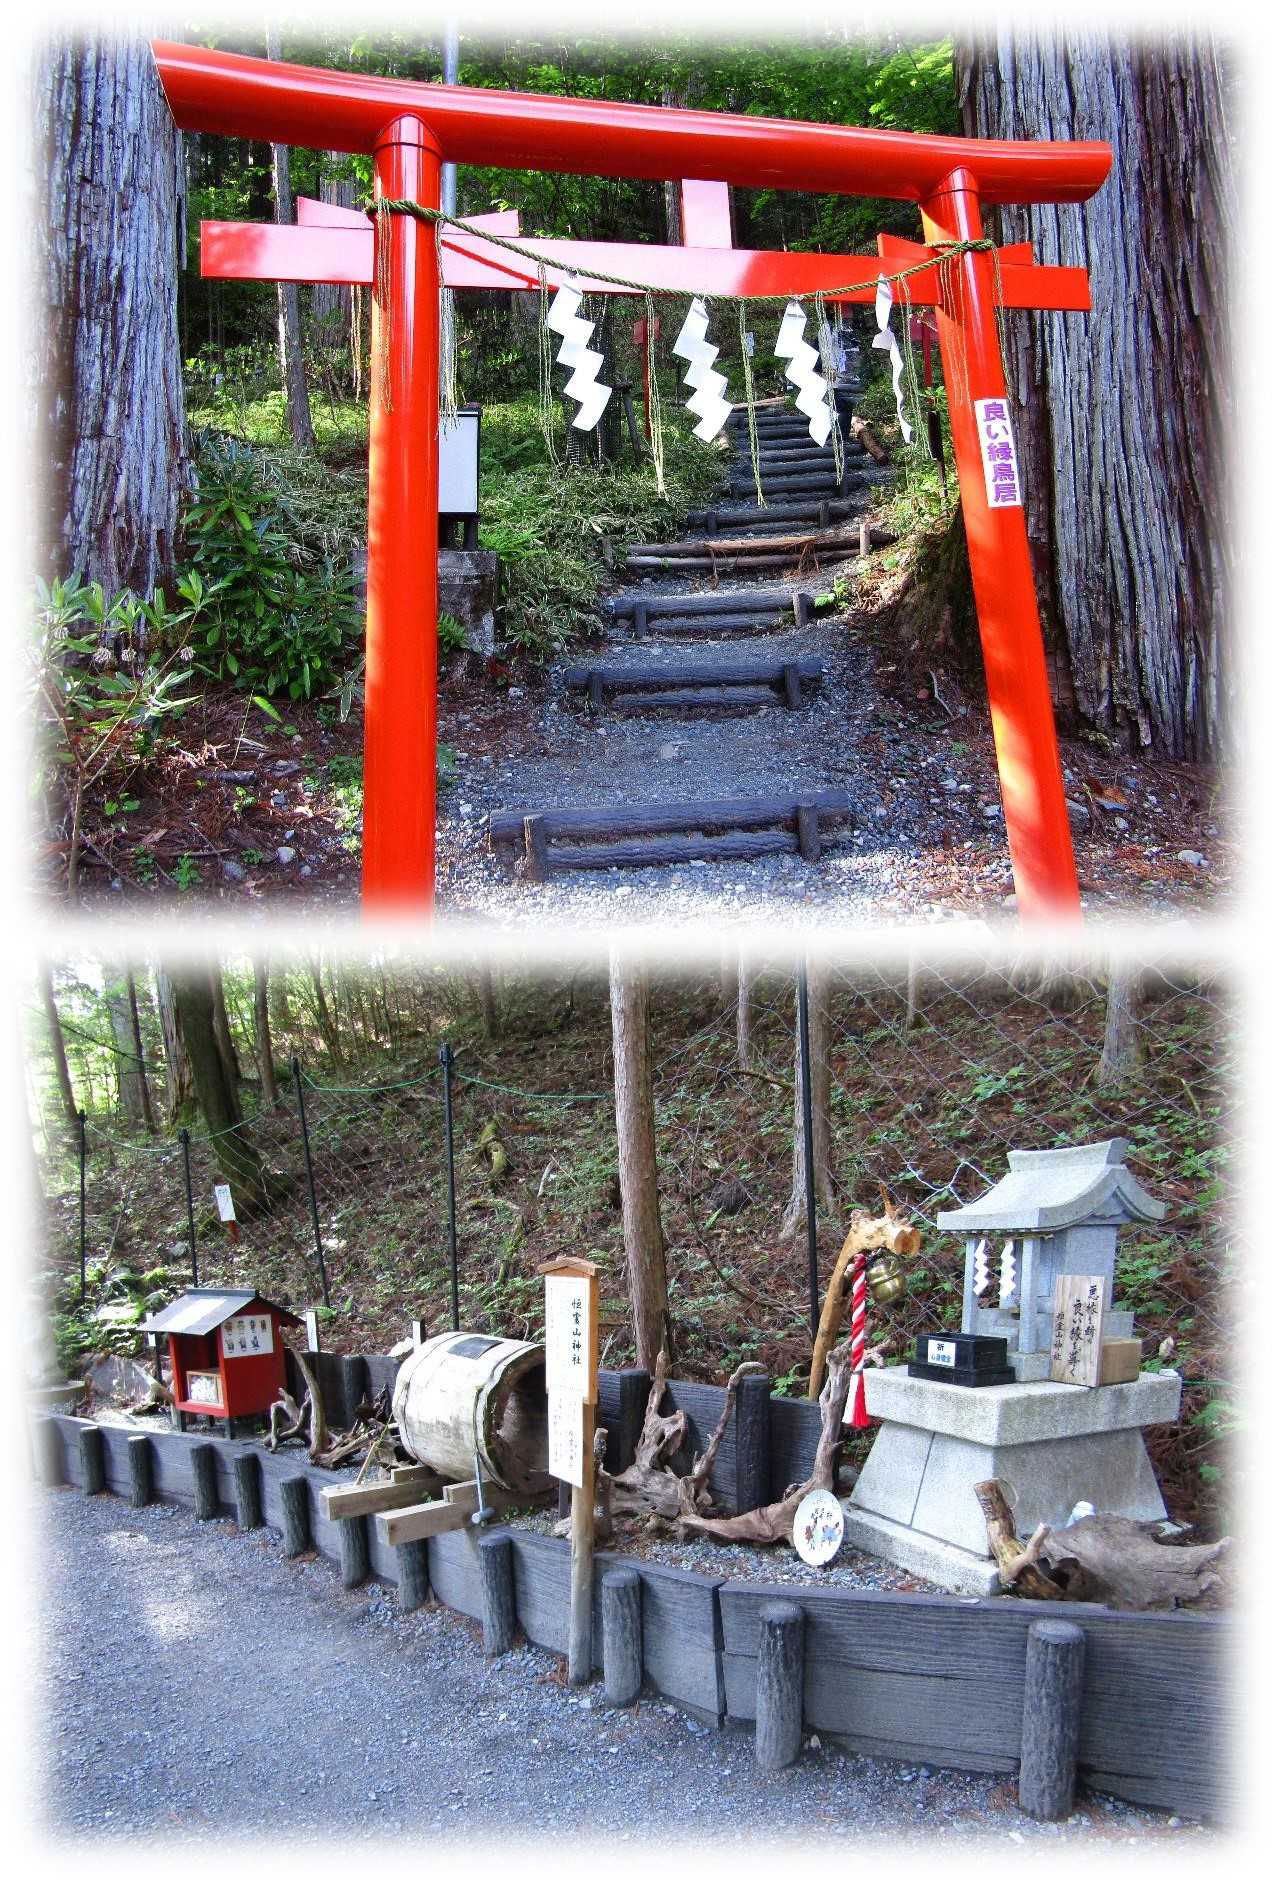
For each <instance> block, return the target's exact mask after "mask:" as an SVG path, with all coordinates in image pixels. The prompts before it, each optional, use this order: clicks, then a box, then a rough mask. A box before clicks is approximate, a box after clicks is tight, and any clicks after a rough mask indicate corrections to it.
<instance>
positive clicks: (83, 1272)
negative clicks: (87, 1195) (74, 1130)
mask: <svg viewBox="0 0 1275 1883" xmlns="http://www.w3.org/2000/svg"><path fill="white" fill-rule="evenodd" d="M75 1115H76V1117H77V1118H78V1119H79V1121H80V1300H81V1301H83V1300H84V1297H85V1295H86V1294H87V1293H88V1285H89V1284H88V1269H87V1257H86V1250H87V1246H88V1245H87V1233H88V1232H87V1225H86V1220H85V1203H84V1165H85V1161H86V1158H87V1147H86V1144H85V1140H84V1126H85V1113H84V1108H83V1106H81V1108H80V1110H79V1111H78V1112H77V1113H76V1114H75Z"/></svg>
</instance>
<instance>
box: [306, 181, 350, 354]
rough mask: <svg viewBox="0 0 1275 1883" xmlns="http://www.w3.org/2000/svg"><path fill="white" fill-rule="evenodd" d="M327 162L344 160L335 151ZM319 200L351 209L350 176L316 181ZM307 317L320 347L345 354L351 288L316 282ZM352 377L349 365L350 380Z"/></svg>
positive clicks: (348, 336) (337, 284)
mask: <svg viewBox="0 0 1275 1883" xmlns="http://www.w3.org/2000/svg"><path fill="white" fill-rule="evenodd" d="M326 155H327V158H328V161H329V163H331V164H333V165H334V166H335V165H338V164H343V163H344V162H345V158H344V156H343V155H342V153H341V152H340V151H339V150H330V151H328V152H327V153H326ZM319 200H320V201H321V202H324V203H331V204H333V205H334V207H336V208H338V209H353V208H354V206H355V203H354V179H353V177H338V176H324V177H321V178H320V180H319ZM310 315H311V319H312V322H313V326H314V337H315V340H316V341H317V342H318V344H319V345H320V346H323V347H330V348H331V349H332V350H333V351H342V352H348V351H349V350H350V348H351V346H352V344H353V326H354V289H353V288H347V287H342V286H341V285H340V284H339V283H337V282H334V281H317V282H316V283H315V285H314V287H313V288H312V289H311V290H310ZM354 377H355V372H354V366H353V362H351V368H350V378H351V380H353V379H354Z"/></svg>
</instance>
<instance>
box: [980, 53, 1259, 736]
mask: <svg viewBox="0 0 1275 1883" xmlns="http://www.w3.org/2000/svg"><path fill="white" fill-rule="evenodd" d="M955 67H956V79H957V89H958V94H959V97H960V101H961V111H962V117H963V120H964V124H965V128H966V130H967V131H968V132H969V133H971V134H972V135H976V136H980V137H1014V138H1103V139H1106V140H1108V141H1109V142H1110V143H1111V144H1112V145H1113V147H1114V151H1115V160H1114V164H1113V169H1112V174H1111V177H1110V179H1109V180H1108V182H1107V183H1106V185H1105V186H1104V188H1103V189H1102V190H1100V191H1099V193H1098V195H1097V196H1095V197H1094V198H1093V199H1092V200H1091V201H1090V202H1088V203H1084V204H1081V205H1079V206H1078V207H1077V206H1070V205H1066V206H1053V205H1041V206H1036V207H1033V208H1031V209H1030V210H1029V209H1020V208H1006V209H1003V210H1001V211H1000V212H999V228H996V227H993V228H992V229H991V233H993V234H999V235H1000V236H1001V237H1002V239H1003V240H1005V241H1007V242H1016V241H1023V240H1030V241H1031V242H1032V244H1033V249H1034V253H1035V257H1036V259H1037V260H1038V261H1040V262H1058V263H1066V264H1071V265H1079V266H1082V267H1086V268H1088V270H1089V275H1090V281H1091V284H1092V293H1093V312H1092V313H1091V314H1090V315H1088V316H1082V315H1075V314H1043V315H1042V314H1032V315H1028V314H1016V315H1013V316H1012V317H1011V318H1010V319H1009V320H1008V321H1007V322H1006V330H1007V333H1006V340H1007V349H1008V357H1007V361H1006V365H1007V370H1008V373H1009V379H1010V385H1011V391H1012V395H1013V397H1014V400H1015V403H1016V405H1017V407H1018V417H1019V425H1018V448H1019V457H1020V461H1021V464H1022V470H1023V482H1024V486H1025V496H1026V507H1027V526H1028V531H1029V534H1030V536H1031V538H1032V544H1033V549H1034V551H1035V555H1036V560H1037V569H1038V587H1039V588H1040V591H1041V600H1042V607H1043V610H1044V613H1045V616H1046V623H1047V633H1048V635H1049V638H1050V640H1051V642H1052V644H1053V652H1054V655H1055V659H1056V665H1055V692H1056V695H1057V697H1058V698H1059V702H1060V704H1062V705H1064V706H1067V705H1069V704H1071V701H1072V699H1074V704H1075V707H1076V709H1078V711H1079V713H1080V715H1081V716H1082V717H1083V718H1084V719H1086V720H1087V721H1089V722H1090V723H1091V724H1093V725H1095V726H1098V727H1101V728H1105V729H1109V730H1115V731H1118V732H1120V733H1122V734H1123V735H1124V736H1126V737H1127V738H1128V740H1129V742H1130V743H1131V744H1133V745H1137V746H1143V747H1147V748H1150V749H1151V750H1153V751H1155V752H1157V753H1160V754H1163V755H1166V756H1168V757H1171V758H1189V759H1203V758H1210V757H1212V756H1214V755H1215V754H1216V753H1217V752H1218V750H1219V747H1220V745H1221V742H1222V738H1223V732H1224V724H1223V721H1224V716H1225V706H1226V700H1225V692H1226V688H1227V685H1228V681H1227V678H1226V675H1225V673H1224V646H1223V634H1224V620H1225V615H1226V609H1227V587H1228V582H1229V577H1230V554H1229V545H1228V541H1227V537H1226V530H1225V518H1226V514H1227V505H1226V462H1225V457H1224V441H1228V440H1229V439H1230V438H1232V437H1233V436H1234V431H1235V426H1234V413H1233V406H1232V398H1231V393H1230V388H1229V365H1230V347H1231V340H1230V328H1229V318H1228V306H1227V275H1228V259H1229V257H1228V250H1229V246H1230V240H1231V236H1232V232H1233V228H1234V223H1235V216H1236V190H1237V182H1236V170H1235V157H1234V148H1233V139H1232V134H1231V131H1230V127H1229V123H1228V110H1229V104H1230V98H1229V93H1230V81H1229V74H1228V73H1227V72H1226V70H1225V68H1224V64H1223V58H1222V54H1221V52H1220V49H1219V48H1218V46H1217V44H1216V42H1214V41H1212V40H1210V39H1209V38H1207V37H1206V36H1203V35H1202V36H1200V37H1198V38H1193V39H1191V40H1185V39H1180V38H1166V39H1163V40H1158V41H1157V40H1153V39H1147V40H1144V41H1141V42H1137V41H1134V40H1132V39H1120V40H1111V39H1107V38H1105V37H1103V36H1101V35H1096V34H1092V33H1084V32H1079V31H1077V32H1073V33H1068V34H1067V35H1066V36H1065V37H1061V36H1059V35H1057V34H1054V33H1052V32H1045V33H1041V34H1040V35H1036V34H1035V33H1026V32H1018V33H1011V32H1009V31H1002V32H1000V33H998V34H997V35H996V37H995V39H994V40H989V41H986V42H979V43H977V44H963V45H962V44H959V43H958V45H957V48H956V56H955Z"/></svg>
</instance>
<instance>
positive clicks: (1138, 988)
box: [1097, 961, 1142, 1090]
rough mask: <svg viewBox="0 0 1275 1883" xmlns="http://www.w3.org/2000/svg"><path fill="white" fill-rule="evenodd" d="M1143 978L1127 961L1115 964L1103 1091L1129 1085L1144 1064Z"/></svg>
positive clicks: (1104, 1048) (1100, 1079)
mask: <svg viewBox="0 0 1275 1883" xmlns="http://www.w3.org/2000/svg"><path fill="white" fill-rule="evenodd" d="M1141 993H1142V976H1141V974H1140V973H1139V972H1138V970H1137V969H1136V968H1134V967H1131V966H1130V965H1129V964H1128V963H1127V962H1123V961H1121V962H1112V964H1111V970H1110V975H1109V978H1108V981H1107V1023H1106V1027H1105V1029H1104V1032H1103V1040H1102V1057H1101V1059H1100V1060H1099V1061H1098V1074H1097V1084H1098V1087H1099V1089H1100V1090H1106V1089H1108V1088H1109V1087H1111V1086H1113V1085H1127V1084H1128V1083H1129V1081H1130V1079H1132V1077H1133V1076H1134V1074H1135V1073H1136V1072H1137V1070H1138V1067H1139V1066H1140V1065H1141V1063H1142V1028H1141V1025H1140V1023H1139V1020H1138V1002H1139V999H1140V996H1141Z"/></svg>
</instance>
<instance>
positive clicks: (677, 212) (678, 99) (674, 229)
mask: <svg viewBox="0 0 1275 1883" xmlns="http://www.w3.org/2000/svg"><path fill="white" fill-rule="evenodd" d="M660 103H661V104H662V105H663V106H664V107H665V108H666V109H668V110H675V111H678V110H681V109H682V108H683V107H684V106H685V104H686V93H685V91H684V90H676V89H674V87H673V86H671V85H664V86H661V88H660ZM660 187H661V189H662V190H663V193H664V242H665V246H666V247H668V248H680V247H681V244H682V184H681V179H680V178H678V179H677V180H675V181H673V182H667V183H664V184H662V185H661V186H660Z"/></svg>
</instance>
